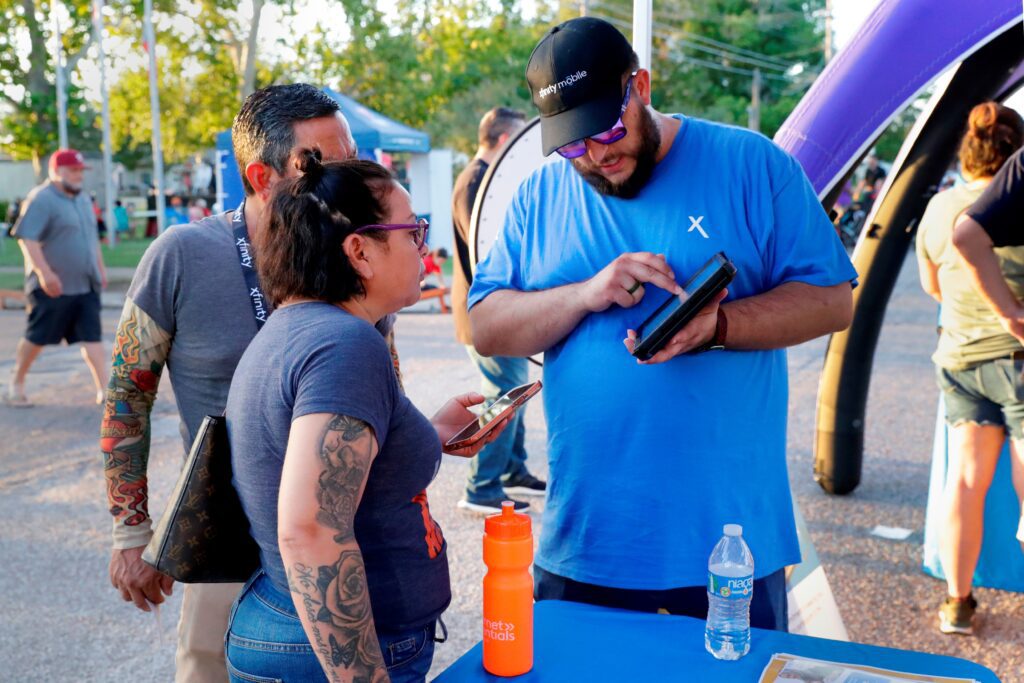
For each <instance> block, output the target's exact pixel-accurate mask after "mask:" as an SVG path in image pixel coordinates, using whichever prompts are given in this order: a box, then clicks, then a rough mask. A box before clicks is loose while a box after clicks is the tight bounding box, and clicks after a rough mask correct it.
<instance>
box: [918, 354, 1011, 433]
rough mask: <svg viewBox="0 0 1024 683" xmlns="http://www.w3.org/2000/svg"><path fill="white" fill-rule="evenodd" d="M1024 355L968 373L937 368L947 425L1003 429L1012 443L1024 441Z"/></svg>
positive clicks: (991, 363)
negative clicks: (969, 425)
mask: <svg viewBox="0 0 1024 683" xmlns="http://www.w3.org/2000/svg"><path fill="white" fill-rule="evenodd" d="M1022 371H1024V352H1018V353H1017V354H1014V357H1007V358H997V359H995V360H990V361H986V362H984V363H980V364H978V365H975V366H973V367H971V368H968V369H966V370H947V369H946V368H936V380H937V381H938V384H939V388H940V389H942V393H943V394H944V396H945V401H946V422H947V423H948V424H949V425H950V426H953V427H955V426H957V425H958V424H963V423H965V422H970V423H974V424H979V425H995V426H999V427H1003V428H1004V429H1006V431H1007V432H1009V434H1010V438H1012V439H1024V380H1022V379H1021V372H1022Z"/></svg>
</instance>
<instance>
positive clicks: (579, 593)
mask: <svg viewBox="0 0 1024 683" xmlns="http://www.w3.org/2000/svg"><path fill="white" fill-rule="evenodd" d="M533 581H534V584H535V588H534V597H535V598H536V599H537V601H538V602H540V601H541V600H570V601H572V602H585V603H587V604H590V605H599V606H602V607H617V608H619V609H631V610H634V611H636V612H657V611H658V610H659V609H664V610H665V611H666V612H668V613H669V614H680V615H683V616H687V617H696V618H697V619H707V618H708V589H707V586H687V587H684V588H669V589H667V590H632V589H628V588H611V587H608V586H595V585H592V584H589V583H581V582H579V581H573V580H572V579H567V578H565V577H564V576H559V575H558V574H552V573H551V572H549V571H546V570H544V569H541V568H540V567H538V566H537V565H533ZM750 625H751V626H753V627H754V628H764V629H769V630H772V631H789V612H788V611H787V605H786V570H785V568H782V569H779V570H777V571H774V572H772V573H771V574H769V575H768V576H764V577H761V578H760V579H754V597H753V599H751V601H750Z"/></svg>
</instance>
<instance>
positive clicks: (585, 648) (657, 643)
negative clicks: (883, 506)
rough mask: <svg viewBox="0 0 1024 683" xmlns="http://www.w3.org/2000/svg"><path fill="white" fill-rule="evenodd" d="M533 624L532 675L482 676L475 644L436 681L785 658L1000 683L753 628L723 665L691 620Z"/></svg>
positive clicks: (977, 670)
mask: <svg viewBox="0 0 1024 683" xmlns="http://www.w3.org/2000/svg"><path fill="white" fill-rule="evenodd" d="M534 620H535V623H534V630H535V637H534V661H533V671H531V672H529V673H527V674H524V675H523V676H518V677H516V678H499V677H498V676H492V675H490V674H488V673H487V672H486V671H484V668H483V663H482V662H483V659H482V658H483V652H482V645H481V644H479V643H477V645H476V646H475V647H474V648H473V649H471V650H470V651H469V652H467V653H466V654H465V655H463V656H462V658H461V659H459V660H458V661H457V662H455V664H453V665H452V666H451V667H450V668H449V669H448V670H447V671H445V672H444V673H442V674H441V675H440V676H439V677H438V678H437V679H435V680H436V681H437V683H479V682H482V681H491V682H494V683H497V682H499V681H522V682H524V683H525V682H529V683H534V682H539V681H543V682H552V683H556V682H557V683H575V682H577V681H580V682H584V681H585V682H587V683H591V682H594V683H599V682H602V681H630V682H632V681H695V682H703V681H709V682H713V683H719V682H722V683H728V682H729V681H743V682H744V683H755V682H756V681H757V679H758V677H760V675H761V671H763V670H764V667H765V666H766V665H767V664H768V660H770V659H771V657H772V655H773V654H776V653H780V652H788V653H790V654H794V655H801V656H804V657H812V658H814V659H825V660H829V661H834V662H846V663H853V664H870V665H871V666H877V667H881V668H885V669H895V670H897V671H907V672H911V673H918V674H931V675H941V676H960V677H965V678H974V679H976V680H978V681H981V682H982V683H999V679H998V678H996V676H995V674H993V673H992V672H991V671H989V670H988V669H986V668H985V667H983V666H981V665H979V664H974V663H973V662H968V661H966V660H964V659H956V658H955V657H944V656H941V655H929V654H924V653H921V652H909V651H906V650H893V649H891V648H886V647H876V646H874V645H858V644H856V643H844V642H841V641H837V640H825V639H822V638H810V637H808V636H798V635H793V634H789V633H779V632H777V631H762V630H760V629H754V632H753V635H752V637H751V646H750V653H749V654H748V655H747V656H746V657H744V658H743V659H740V660H739V661H737V662H720V661H718V660H717V659H715V658H714V657H712V656H711V655H709V654H708V653H707V652H706V651H705V650H704V622H703V621H701V620H700V619H692V618H690V617H678V616H668V615H661V614H643V613H639V612H627V611H623V610H616V609H608V608H604V607H594V606H592V605H583V604H579V603H573V602H560V601H556V600H545V601H543V602H539V603H537V605H536V608H535V611H534ZM442 647H443V646H442Z"/></svg>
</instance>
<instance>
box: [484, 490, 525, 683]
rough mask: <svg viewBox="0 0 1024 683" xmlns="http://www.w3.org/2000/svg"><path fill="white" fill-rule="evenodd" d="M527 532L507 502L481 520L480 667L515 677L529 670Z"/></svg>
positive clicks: (522, 521) (493, 672)
mask: <svg viewBox="0 0 1024 683" xmlns="http://www.w3.org/2000/svg"><path fill="white" fill-rule="evenodd" d="M532 563H533V532H532V530H531V528H530V518H529V517H527V516H526V515H524V514H521V513H518V512H516V511H515V507H514V504H513V503H512V501H505V502H504V503H502V504H501V513H500V514H497V515H491V516H490V517H488V518H487V519H486V520H485V521H484V564H486V565H487V575H486V576H484V623H483V627H484V635H483V640H484V668H485V669H487V671H489V672H490V673H492V674H494V675H496V676H518V675H520V674H524V673H526V672H527V671H529V670H530V669H532V668H533V577H532V576H531V575H530V564H532Z"/></svg>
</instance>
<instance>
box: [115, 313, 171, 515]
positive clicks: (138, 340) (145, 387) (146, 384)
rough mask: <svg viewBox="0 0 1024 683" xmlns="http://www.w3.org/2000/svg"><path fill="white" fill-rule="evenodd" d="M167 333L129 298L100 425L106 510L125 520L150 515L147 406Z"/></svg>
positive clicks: (160, 367)
mask: <svg viewBox="0 0 1024 683" xmlns="http://www.w3.org/2000/svg"><path fill="white" fill-rule="evenodd" d="M170 348H171V336H170V335H169V334H168V333H167V332H165V331H164V330H163V329H161V327H160V326H159V325H157V324H156V323H155V322H154V321H153V319H152V318H150V317H149V316H148V315H147V314H146V312H145V311H143V310H142V309H141V308H139V307H138V306H136V305H135V303H134V302H133V301H132V300H131V299H130V298H129V299H127V300H126V301H125V305H124V310H123V311H122V313H121V321H120V323H118V326H117V335H116V337H115V340H114V352H113V358H112V367H111V372H110V382H109V384H108V385H107V391H106V401H105V403H104V408H103V422H102V424H101V426H100V450H102V451H103V472H104V476H105V477H106V480H107V501H108V503H109V504H110V514H111V515H113V516H114V519H115V520H117V521H119V522H121V523H122V524H124V525H125V526H129V527H132V526H138V525H139V524H142V522H144V521H145V520H147V519H149V510H148V507H149V505H148V502H149V501H148V486H147V480H146V468H147V466H148V463H149V438H150V421H149V416H150V412H151V411H152V409H153V401H154V400H155V399H156V389H157V385H158V384H159V383H160V374H161V373H162V372H163V368H164V363H165V362H166V361H167V354H168V352H169V351H170Z"/></svg>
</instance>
